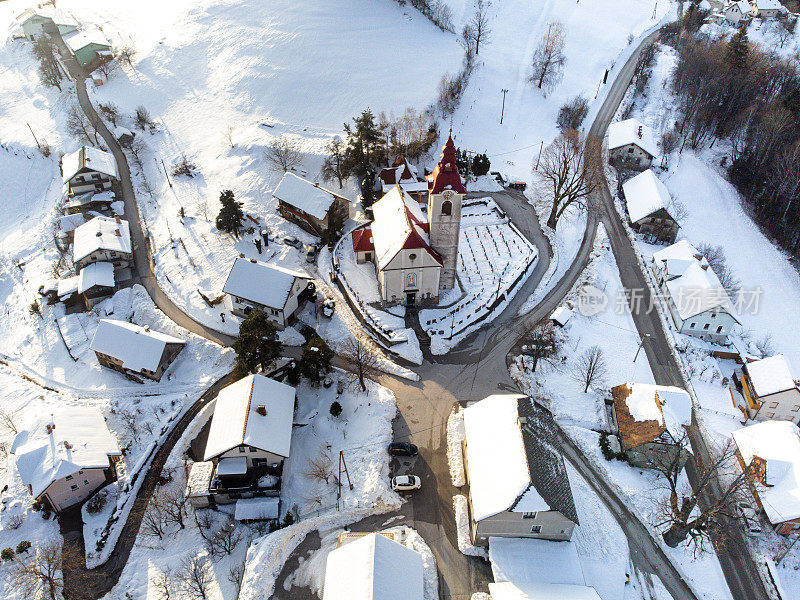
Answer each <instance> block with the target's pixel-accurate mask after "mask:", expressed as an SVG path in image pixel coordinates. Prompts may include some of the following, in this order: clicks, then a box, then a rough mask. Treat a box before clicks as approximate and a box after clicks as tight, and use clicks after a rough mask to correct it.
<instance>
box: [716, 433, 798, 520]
mask: <svg viewBox="0 0 800 600" xmlns="http://www.w3.org/2000/svg"><path fill="white" fill-rule="evenodd" d="M731 435H732V436H733V440H734V442H736V446H737V448H738V449H739V453H740V454H741V456H742V460H744V463H745V464H746V465H749V464H750V461H752V460H753V458H754V457H758V458H761V459H763V460H764V461H766V464H767V466H766V481H767V483H769V484H770V487H767V486H765V485H763V484H762V483H757V484H756V490H757V492H758V498H759V500H760V501H761V505H762V506H763V507H764V512H766V513H767V517H768V518H769V520H770V523H772V524H773V525H775V524H778V523H782V522H784V521H789V520H792V519H797V518H800V429H798V428H797V425H795V424H794V423H791V422H790V421H764V422H763V423H757V424H756V425H750V426H749V427H744V428H743V429H738V430H736V431H734V432H733V433H732V434H731Z"/></svg>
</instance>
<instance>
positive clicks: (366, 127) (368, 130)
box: [342, 109, 386, 179]
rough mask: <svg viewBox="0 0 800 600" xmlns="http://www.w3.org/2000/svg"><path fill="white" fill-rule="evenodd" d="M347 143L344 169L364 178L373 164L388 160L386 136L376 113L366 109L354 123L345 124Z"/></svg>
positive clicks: (354, 119) (343, 162)
mask: <svg viewBox="0 0 800 600" xmlns="http://www.w3.org/2000/svg"><path fill="white" fill-rule="evenodd" d="M344 132H345V134H346V136H347V144H346V146H345V149H344V156H343V161H342V164H343V169H344V170H345V171H346V172H352V173H354V174H355V175H357V176H358V177H359V179H363V178H364V177H366V175H367V173H368V172H369V171H371V170H372V166H373V165H378V164H382V163H383V162H385V161H386V138H385V136H384V132H383V130H382V129H381V127H380V126H379V125H378V123H377V122H376V120H375V115H374V114H373V113H372V111H371V110H370V109H366V110H365V111H363V112H362V113H361V114H360V115H359V116H357V117H355V118H353V125H352V126H350V125H349V124H348V123H345V125H344Z"/></svg>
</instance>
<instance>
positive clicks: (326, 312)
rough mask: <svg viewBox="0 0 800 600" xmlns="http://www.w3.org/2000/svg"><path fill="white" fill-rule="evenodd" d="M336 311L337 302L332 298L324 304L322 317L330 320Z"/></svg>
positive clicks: (327, 299)
mask: <svg viewBox="0 0 800 600" xmlns="http://www.w3.org/2000/svg"><path fill="white" fill-rule="evenodd" d="M334 310H336V301H335V300H333V299H332V298H326V299H325V302H323V303H322V316H324V317H328V318H329V319H330V318H331V317H332V316H333V311H334Z"/></svg>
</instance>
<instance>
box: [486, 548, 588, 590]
mask: <svg viewBox="0 0 800 600" xmlns="http://www.w3.org/2000/svg"><path fill="white" fill-rule="evenodd" d="M489 561H490V562H491V565H492V575H493V576H494V580H495V582H501V581H513V582H514V583H515V584H516V585H519V586H522V585H527V584H529V583H537V584H538V583H548V584H555V585H583V583H584V577H583V570H582V568H581V559H580V558H579V557H578V551H577V549H576V546H575V544H574V543H569V542H567V543H561V542H551V541H549V540H536V539H530V538H514V537H490V538H489Z"/></svg>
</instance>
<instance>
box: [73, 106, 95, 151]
mask: <svg viewBox="0 0 800 600" xmlns="http://www.w3.org/2000/svg"><path fill="white" fill-rule="evenodd" d="M67 131H69V132H70V133H71V134H72V135H74V136H75V137H77V138H78V139H79V140H82V141H84V142H86V143H87V144H92V143H93V144H97V145H100V140H99V139H98V138H97V132H96V131H95V130H94V127H92V124H91V123H90V122H89V119H88V118H87V117H86V115H85V114H83V111H82V110H81V109H80V108H79V107H78V106H76V105H73V106H71V107H70V108H69V110H68V111H67Z"/></svg>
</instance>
